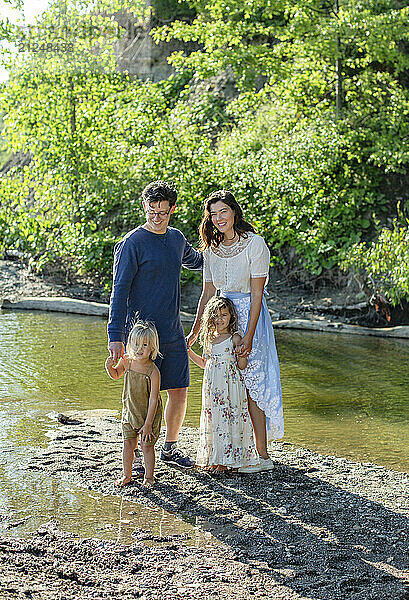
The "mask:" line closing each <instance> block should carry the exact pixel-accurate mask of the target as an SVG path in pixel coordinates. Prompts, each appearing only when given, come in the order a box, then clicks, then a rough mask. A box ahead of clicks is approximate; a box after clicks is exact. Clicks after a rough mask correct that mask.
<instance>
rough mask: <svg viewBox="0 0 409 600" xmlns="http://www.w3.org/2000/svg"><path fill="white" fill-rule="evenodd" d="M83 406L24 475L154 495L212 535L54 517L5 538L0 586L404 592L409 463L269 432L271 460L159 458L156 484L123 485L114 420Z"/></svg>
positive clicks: (71, 594) (128, 495) (340, 595)
mask: <svg viewBox="0 0 409 600" xmlns="http://www.w3.org/2000/svg"><path fill="white" fill-rule="evenodd" d="M78 420H79V421H80V422H77V423H75V422H74V423H72V424H65V425H62V426H61V427H60V428H58V430H57V432H56V434H55V437H54V439H53V440H52V441H51V442H50V445H49V447H48V448H47V449H45V450H41V452H40V454H38V455H36V456H35V457H32V458H31V459H29V460H28V464H27V467H26V469H27V471H26V476H27V477H29V476H30V472H34V471H36V470H41V471H42V472H44V471H45V472H47V473H49V475H50V477H57V478H64V479H66V480H68V481H70V482H72V483H75V484H77V485H80V486H83V487H86V488H87V489H89V490H95V491H99V492H102V493H105V494H111V495H112V494H114V495H120V496H123V497H124V498H125V499H127V500H131V501H132V500H134V501H137V502H138V503H139V504H141V503H142V504H146V505H147V506H156V507H157V506H160V507H163V508H164V509H166V510H168V511H172V512H174V513H176V514H179V515H182V516H183V517H184V518H188V519H191V520H195V521H196V523H197V524H198V525H199V526H201V527H202V528H203V529H205V530H206V531H208V532H211V534H212V536H213V538H212V539H211V540H209V544H205V545H203V546H202V547H198V548H197V547H194V546H187V545H186V542H185V540H184V539H183V536H180V535H174V536H172V535H171V536H166V537H164V538H161V537H159V536H154V535H148V536H147V535H146V532H144V531H142V530H140V529H135V531H134V532H133V535H134V537H135V543H134V544H133V545H130V546H123V545H120V544H117V543H115V542H112V541H104V540H98V539H86V540H81V539H79V538H77V537H75V536H73V535H71V534H67V533H64V532H62V531H59V530H58V529H57V528H56V527H55V526H53V525H52V524H50V525H48V526H45V527H43V528H42V529H40V530H38V531H37V532H35V533H34V534H33V536H32V537H31V538H29V539H10V538H0V564H1V567H0V590H2V591H0V598H1V599H2V600H3V599H7V600H8V599H12V598H13V599H15V598H18V599H19V598H33V599H36V600H37V599H38V600H40V599H41V600H57V599H58V600H63V599H71V598H78V599H88V598H110V599H116V598H144V599H145V600H154V599H168V598H169V600H170V599H172V600H173V599H175V598H184V599H185V598H186V599H190V598H191V599H193V598H202V599H203V598H204V599H211V598H215V599H216V598H235V599H236V600H241V599H250V598H253V597H258V598H270V599H272V598H274V599H277V600H290V599H291V600H292V599H306V600H307V599H308V600H312V599H314V600H316V599H322V600H332V599H351V600H358V599H359V600H361V599H362V600H379V599H387V600H389V599H390V600H403V599H406V600H407V599H409V589H408V587H407V586H408V583H409V572H408V570H407V568H408V563H407V558H408V553H407V551H408V545H407V544H408V538H409V536H408V533H409V528H408V515H409V498H408V488H409V485H408V484H409V476H408V475H407V474H405V473H398V472H395V471H390V470H387V469H385V468H384V467H379V466H376V465H372V464H370V463H357V462H353V461H351V460H347V459H343V458H336V457H331V456H322V455H319V454H317V453H314V452H311V451H309V450H304V449H293V448H292V447H291V446H289V445H288V444H286V443H276V444H275V445H274V448H273V451H272V457H273V459H274V461H275V463H276V466H275V469H274V470H272V471H269V472H265V473H257V474H251V475H238V474H231V475H222V476H219V477H212V476H210V475H208V474H207V473H205V472H203V471H198V470H193V471H189V472H186V471H182V470H180V469H178V468H172V467H170V466H168V465H164V464H162V463H161V462H160V461H158V464H157V469H156V476H157V484H156V486H155V487H154V488H153V489H152V490H145V489H144V488H143V487H142V486H141V485H140V483H138V481H135V482H132V483H131V484H130V485H129V486H127V487H125V488H123V489H122V490H119V489H118V488H116V487H115V485H114V480H115V479H116V477H118V476H119V474H120V453H121V438H120V424H119V421H118V420H117V419H116V418H115V417H105V418H97V417H90V418H88V417H82V418H80V419H77V421H78ZM196 444H197V430H195V429H190V428H184V429H183V430H182V434H181V438H180V445H181V447H182V448H183V449H184V450H185V451H187V452H189V453H190V454H191V455H194V451H195V450H194V449H195V447H196ZM159 446H160V442H159V443H158V447H159ZM95 457H98V458H97V459H96V458H95ZM181 538H182V539H181ZM146 539H149V540H150V541H151V542H152V541H153V542H154V543H155V544H154V545H153V546H147V545H146Z"/></svg>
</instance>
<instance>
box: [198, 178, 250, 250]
mask: <svg viewBox="0 0 409 600" xmlns="http://www.w3.org/2000/svg"><path fill="white" fill-rule="evenodd" d="M219 201H220V202H223V203H224V204H227V206H229V207H230V208H231V209H232V210H233V211H234V224H233V227H234V232H235V233H238V234H239V236H241V235H243V234H246V233H247V232H248V231H252V232H253V233H255V232H254V227H253V226H252V225H250V223H248V222H247V221H246V220H245V219H244V218H243V211H242V209H241V207H240V205H239V203H238V202H237V200H236V198H235V197H234V196H233V194H232V193H231V192H229V190H217V191H216V192H213V193H212V194H210V196H208V197H207V198H206V200H205V201H204V215H203V219H202V222H201V223H200V227H199V233H200V238H201V240H202V241H201V244H200V250H205V249H206V248H208V247H209V246H218V245H219V244H220V242H221V241H223V234H222V233H220V231H219V230H218V229H217V227H215V226H214V225H213V222H212V217H211V214H210V207H211V205H212V204H215V203H216V202H219Z"/></svg>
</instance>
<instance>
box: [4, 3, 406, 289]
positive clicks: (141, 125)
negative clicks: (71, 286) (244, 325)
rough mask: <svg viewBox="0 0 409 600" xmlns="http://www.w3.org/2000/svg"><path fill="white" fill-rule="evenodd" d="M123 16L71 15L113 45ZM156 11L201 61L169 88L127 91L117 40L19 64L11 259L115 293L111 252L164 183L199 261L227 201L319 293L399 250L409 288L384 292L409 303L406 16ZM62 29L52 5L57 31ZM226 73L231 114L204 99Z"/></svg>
mask: <svg viewBox="0 0 409 600" xmlns="http://www.w3.org/2000/svg"><path fill="white" fill-rule="evenodd" d="M117 4H118V2H117V0H104V1H103V2H102V0H95V2H94V3H93V4H89V3H85V4H84V3H82V4H81V3H79V2H74V1H72V2H70V3H69V5H68V9H67V11H68V12H67V19H68V22H72V23H75V21H76V19H78V18H79V15H81V18H84V19H85V20H86V22H87V23H88V24H90V23H91V24H92V23H94V25H98V26H101V27H102V26H103V25H104V26H105V25H106V20H107V19H108V20H109V17H108V15H109V14H110V12H109V11H110V10H115V7H116V8H117ZM128 4H129V6H128V7H127V8H128V9H131V8H132V6H131V5H132V3H128ZM140 4H141V3H140ZM165 4H166V7H167V9H168V10H169V11H170V12H169V14H165V12H164V11H165V8H166V7H165ZM179 4H180V5H179ZM179 9H180V12H179ZM139 10H140V11H142V7H140V9H139ZM152 10H153V13H154V14H155V11H156V14H157V15H161V17H160V19H159V20H162V22H165V21H166V20H167V18H168V17H169V18H170V19H174V18H175V17H176V18H177V20H173V21H172V22H171V23H169V24H167V25H166V26H164V27H162V28H160V29H158V30H157V31H156V33H155V34H154V35H155V37H156V39H164V40H169V41H170V40H175V39H176V40H183V41H187V42H194V43H195V44H196V46H195V49H194V50H193V51H192V52H191V53H190V54H189V55H183V54H182V53H180V52H178V53H176V54H174V55H173V57H172V61H173V64H174V65H175V66H176V67H177V68H178V70H179V72H178V74H176V75H172V76H171V77H170V78H169V79H167V80H166V81H162V82H158V83H152V82H149V81H146V82H143V81H140V80H138V79H136V78H134V77H131V76H129V75H128V74H126V73H117V72H116V67H115V55H114V53H113V51H112V50H113V47H112V44H111V46H110V45H109V44H108V43H106V42H107V40H106V39H105V38H104V37H103V36H99V37H98V36H97V37H92V39H88V40H85V39H84V40H82V41H81V42H80V43H79V45H78V47H76V49H75V51H74V52H73V53H72V54H70V55H69V56H64V57H62V56H58V55H55V54H49V55H44V56H42V57H41V60H39V57H38V56H37V57H35V58H36V60H34V57H31V59H30V57H27V60H26V62H25V64H24V65H22V64H20V63H19V62H18V61H17V62H16V64H15V66H14V69H13V71H12V76H11V78H10V80H9V82H8V83H7V85H4V86H3V89H2V90H1V93H0V114H2V115H4V131H3V132H2V133H1V142H0V143H1V146H0V147H1V148H2V149H3V152H7V153H10V152H22V153H25V154H26V155H27V154H29V155H30V156H31V162H30V163H29V164H28V165H27V166H25V167H20V168H19V167H15V168H14V169H13V170H11V171H9V172H8V173H7V174H5V175H3V176H2V177H0V231H1V233H2V235H1V237H0V240H1V242H0V248H3V249H4V248H6V247H9V246H13V247H16V248H19V249H20V250H23V251H24V252H27V253H28V254H30V255H31V256H32V257H33V261H34V262H35V264H36V265H37V266H38V268H41V267H42V266H43V265H44V264H46V263H47V261H50V260H54V259H56V258H69V259H70V260H71V262H72V268H73V269H75V270H76V271H78V272H80V273H87V272H88V273H92V274H93V275H94V276H97V277H99V278H100V279H101V280H102V281H105V282H107V284H108V281H109V280H110V272H111V261H112V247H113V244H114V243H115V241H116V240H118V239H119V238H120V237H121V236H122V235H123V234H124V232H126V231H128V230H129V229H132V228H133V227H135V226H137V225H138V224H140V223H141V222H142V220H143V214H142V212H141V206H140V202H139V194H140V191H141V190H142V189H143V187H144V186H145V185H146V183H148V182H149V181H151V180H153V179H159V178H160V179H166V180H170V181H173V182H174V184H175V185H176V187H177V188H178V191H179V200H178V206H177V212H176V213H175V215H174V217H172V224H173V225H175V226H176V227H180V228H181V229H182V230H183V231H184V233H185V234H186V236H187V237H188V238H189V239H190V240H191V241H192V242H193V243H195V242H196V240H197V227H198V224H199V222H200V219H201V214H202V202H203V199H204V198H205V197H206V196H207V194H208V193H210V192H211V191H213V190H215V189H220V188H229V189H231V190H232V191H233V192H234V193H235V194H236V196H237V198H238V200H239V201H240V202H241V204H242V205H243V206H244V208H245V213H246V216H247V218H248V219H249V220H250V221H252V222H253V223H254V224H255V226H256V228H257V229H258V231H259V232H260V233H262V234H263V235H264V237H265V238H266V240H267V241H268V243H269V245H270V247H271V249H272V250H273V256H274V259H275V260H279V261H281V262H283V261H284V260H285V257H287V256H288V254H289V250H290V252H291V253H292V254H293V255H295V260H296V261H297V262H298V263H299V264H301V265H302V266H303V268H305V269H307V270H308V271H309V272H310V273H313V274H315V275H319V274H325V272H326V270H328V269H332V268H337V267H339V266H340V265H343V266H345V265H349V266H350V267H351V265H352V266H354V268H359V269H366V270H367V272H368V276H369V275H370V276H371V277H372V271H371V269H372V270H373V269H374V265H375V263H376V261H377V260H378V261H380V257H381V254H382V253H381V254H377V252H378V250H376V251H375V249H377V248H381V247H384V246H385V245H387V244H391V246H390V247H391V248H392V247H393V248H395V247H396V248H398V247H399V251H398V250H396V251H395V250H394V256H395V257H396V269H398V270H393V269H395V267H394V266H393V265H392V264H389V263H387V262H384V263H382V264H384V266H383V267H382V269H384V271H382V272H383V273H385V275H382V278H383V279H382V278H381V279H382V281H383V282H384V284H382V285H385V286H386V287H387V286H389V288H388V290H389V291H388V294H389V297H390V298H391V300H392V301H395V300H396V298H398V297H399V298H401V297H409V293H408V287H407V282H408V281H409V276H408V274H407V271H406V268H405V266H404V265H401V264H400V263H401V261H403V260H404V254H403V253H402V252H403V250H402V248H403V246H402V244H403V241H402V240H404V239H407V238H405V235H407V226H406V225H405V226H401V227H400V228H399V229H396V230H395V229H394V230H393V231H390V230H389V229H385V227H384V225H385V224H386V223H388V219H389V218H390V216H391V215H392V216H393V215H395V214H396V211H397V205H398V203H399V206H400V207H401V209H402V211H403V214H404V216H407V214H408V212H409V193H408V190H409V178H408V164H409V155H408V147H407V139H408V136H409V119H408V115H409V33H408V29H407V20H408V17H409V7H407V6H402V5H400V4H399V3H398V2H397V0H396V1H395V0H376V1H375V0H370V1H369V2H362V1H361V0H349V1H348V2H346V1H345V0H339V10H338V12H334V5H333V3H332V2H331V3H326V2H322V0H319V1H318V0H297V1H296V2H290V1H289V0H252V1H251V2H246V3H243V2H239V1H238V0H212V2H209V1H208V0H188V2H187V3H185V2H183V3H176V2H175V3H163V2H161V0H157V1H156V0H155V2H153V3H152ZM56 11H57V12H56ZM104 11H105V12H104ZM138 14H141V15H142V12H140V13H138ZM57 16H58V6H57V4H53V5H52V6H51V8H50V9H49V11H48V12H47V13H46V14H45V15H44V16H43V23H44V24H45V25H47V24H50V23H52V22H53V20H55V19H56V18H57ZM145 16H146V15H145ZM70 19H71V21H70ZM97 30H98V28H97ZM50 31H51V29H50ZM220 70H224V71H226V72H227V73H233V75H234V78H235V83H236V85H237V87H238V89H239V92H240V93H239V94H238V95H237V97H236V98H235V99H234V100H233V101H227V100H226V98H225V97H224V96H223V93H222V92H221V91H220V90H219V88H218V85H217V79H216V78H213V79H206V80H205V81H203V78H208V77H210V76H213V75H215V74H216V73H219V72H220ZM337 81H338V84H342V86H341V87H342V90H341V89H338V91H337V89H336V82H337ZM337 99H338V101H339V100H342V113H341V114H336V111H335V107H336V100H337ZM397 181H399V182H401V183H400V184H399V186H397V184H396V182H397ZM388 231H389V233H388ZM397 231H399V235H398V233H397ZM405 232H406V233H405ZM378 234H379V235H380V237H379V242H377V241H376V238H377V236H378ZM388 235H389V236H391V238H390V239H389V238H388ZM393 236H398V237H393ZM399 236H403V237H399ZM388 240H389V241H388ZM365 244H369V246H368V247H369V249H370V250H369V251H368V253H367V254H366V251H365V248H366V245H365ZM371 244H372V245H371ZM377 244H378V245H377ZM351 247H352V248H353V250H352V251H351V250H350V248H351ZM401 250H402V251H401ZM379 252H380V251H379ZM371 256H372V257H373V258H370V257H371ZM345 257H348V258H347V259H345ZM359 257H360V258H359ZM344 259H345V260H344ZM371 260H372V263H371ZM405 260H406V259H405ZM360 261H361V262H360ZM365 261H366V262H365ZM388 269H391V270H392V271H393V273H394V275H393V277H392V278H391V279H388V278H387V276H386V273H387V270H388ZM399 269H400V270H399ZM395 274H396V276H395ZM395 282H398V283H396V284H395ZM395 287H396V294H397V295H396V297H395V295H394V294H395V292H394V291H393V289H394V288H395ZM385 289H386V288H385Z"/></svg>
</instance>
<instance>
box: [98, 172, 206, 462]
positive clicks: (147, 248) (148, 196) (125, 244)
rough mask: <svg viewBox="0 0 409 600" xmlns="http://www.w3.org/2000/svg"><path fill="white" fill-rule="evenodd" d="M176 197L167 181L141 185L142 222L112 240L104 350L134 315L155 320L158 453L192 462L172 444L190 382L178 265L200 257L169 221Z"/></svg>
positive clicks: (119, 338) (119, 339) (114, 349)
mask: <svg viewBox="0 0 409 600" xmlns="http://www.w3.org/2000/svg"><path fill="white" fill-rule="evenodd" d="M176 200H177V192H176V190H175V189H173V188H172V187H171V186H170V185H169V184H167V183H166V182H163V181H154V182H152V183H150V184H149V185H148V186H146V188H145V189H144V190H143V192H142V202H143V207H144V210H145V214H146V222H145V223H144V224H143V225H142V226H140V227H137V228H136V229H134V230H132V231H130V232H128V233H127V234H126V235H125V237H124V238H123V239H122V240H121V241H120V242H118V244H117V245H116V246H115V253H114V274H113V288H112V294H111V301H110V310H109V321H108V339H109V343H108V350H109V352H110V355H111V356H112V357H113V359H114V360H115V361H117V360H119V358H120V357H121V356H122V355H123V354H124V350H125V347H126V340H127V337H128V334H129V332H130V330H131V328H132V324H133V322H134V321H135V319H136V318H140V319H143V320H147V321H152V322H153V323H155V325H156V328H157V330H158V334H159V344H160V353H161V355H162V357H158V358H157V359H156V360H155V362H156V364H157V366H158V367H159V370H160V373H161V390H167V395H168V399H167V404H166V409H165V422H166V438H165V443H164V445H163V447H162V450H161V459H162V460H163V461H165V462H169V463H172V464H176V465H178V466H180V467H185V468H191V467H193V465H194V463H193V461H192V460H191V459H190V458H189V457H187V456H183V454H182V453H181V452H180V451H179V450H178V448H177V446H176V442H177V439H178V435H179V431H180V428H181V426H182V423H183V419H184V417H185V412H186V405H187V388H188V386H189V359H188V355H187V349H186V342H185V336H184V332H183V328H182V324H181V321H180V274H181V267H182V265H183V266H184V267H187V268H188V269H201V268H202V264H203V257H202V255H201V253H200V252H197V251H196V250H194V249H193V248H192V246H191V245H190V244H189V243H188V242H187V240H186V238H185V237H184V235H183V234H182V233H181V232H180V231H179V230H178V229H174V228H173V227H169V220H170V216H171V214H172V213H173V212H174V210H175V206H176Z"/></svg>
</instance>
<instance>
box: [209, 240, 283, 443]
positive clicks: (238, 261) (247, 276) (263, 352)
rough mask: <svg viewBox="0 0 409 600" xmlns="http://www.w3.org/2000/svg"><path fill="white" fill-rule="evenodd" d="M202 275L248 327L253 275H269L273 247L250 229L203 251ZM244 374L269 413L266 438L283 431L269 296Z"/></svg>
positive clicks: (252, 393) (279, 435)
mask: <svg viewBox="0 0 409 600" xmlns="http://www.w3.org/2000/svg"><path fill="white" fill-rule="evenodd" d="M203 258H204V265H203V277H204V280H205V281H211V282H212V283H213V285H214V286H215V288H216V289H217V290H218V291H219V293H220V295H221V296H226V297H227V298H230V300H232V301H233V303H234V305H235V307H236V310H237V314H238V317H239V323H238V326H239V329H240V330H241V331H243V332H246V331H247V326H248V321H249V315H250V307H251V293H250V289H251V279H252V278H258V277H266V284H267V280H268V272H269V268H270V251H269V249H268V248H267V245H266V243H265V241H264V240H263V238H262V237H261V236H260V235H257V234H255V233H252V232H249V233H248V234H245V235H243V236H241V237H239V239H238V240H237V241H236V242H235V243H234V244H231V245H230V246H225V245H224V244H219V246H217V247H215V248H213V247H211V248H207V249H206V250H205V251H204V253H203ZM242 375H243V378H244V381H245V384H246V387H247V389H248V391H249V394H250V397H251V398H252V399H253V400H254V401H255V402H256V404H257V406H258V407H259V408H260V409H261V410H262V411H263V412H264V414H265V415H266V428H267V439H268V441H269V442H270V441H271V440H273V439H280V438H282V437H283V435H284V417H283V400H282V394H281V378H280V366H279V363H278V356H277V350H276V346H275V341H274V331H273V326H272V323H271V317H270V314H269V312H268V308H267V303H266V299H265V298H264V297H263V300H262V303H261V312H260V317H259V320H258V322H257V327H256V331H255V333H254V338H253V348H252V351H251V353H250V355H249V356H248V358H247V368H246V369H244V370H243V371H242Z"/></svg>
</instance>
